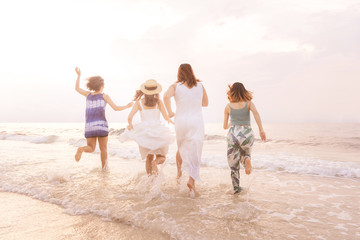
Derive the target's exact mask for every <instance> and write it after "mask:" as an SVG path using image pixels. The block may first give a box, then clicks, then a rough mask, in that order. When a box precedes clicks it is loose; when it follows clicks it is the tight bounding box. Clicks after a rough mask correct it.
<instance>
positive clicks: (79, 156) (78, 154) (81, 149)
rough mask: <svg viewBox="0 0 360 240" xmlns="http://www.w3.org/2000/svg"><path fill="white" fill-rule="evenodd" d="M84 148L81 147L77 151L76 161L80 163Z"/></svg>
mask: <svg viewBox="0 0 360 240" xmlns="http://www.w3.org/2000/svg"><path fill="white" fill-rule="evenodd" d="M83 151H84V150H83V148H82V147H79V148H78V149H77V151H76V154H75V160H76V161H77V162H78V161H80V158H81V154H82V153H83Z"/></svg>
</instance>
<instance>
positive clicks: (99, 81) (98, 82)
mask: <svg viewBox="0 0 360 240" xmlns="http://www.w3.org/2000/svg"><path fill="white" fill-rule="evenodd" d="M87 81H88V83H87V84H86V87H87V88H88V89H89V90H90V91H95V92H97V91H99V90H100V89H101V88H102V87H103V86H104V79H103V78H102V77H100V76H94V77H89V78H88V79H87Z"/></svg>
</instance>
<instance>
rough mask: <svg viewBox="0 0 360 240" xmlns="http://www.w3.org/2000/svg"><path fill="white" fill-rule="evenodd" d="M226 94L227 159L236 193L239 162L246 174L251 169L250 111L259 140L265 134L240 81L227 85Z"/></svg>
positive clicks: (247, 92) (264, 136)
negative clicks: (257, 128) (255, 124)
mask: <svg viewBox="0 0 360 240" xmlns="http://www.w3.org/2000/svg"><path fill="white" fill-rule="evenodd" d="M227 95H228V99H229V104H227V105H226V107H225V111H224V129H228V128H229V127H230V126H231V127H230V129H229V132H228V135H227V159H228V163H229V167H230V169H231V180H232V184H233V187H234V194H237V193H240V192H241V187H240V173H239V169H240V163H241V164H242V165H243V166H244V167H245V173H246V174H250V173H251V170H252V166H251V148H252V145H253V143H254V139H255V137H254V133H253V131H252V128H251V125H250V111H251V112H252V113H253V116H254V118H255V121H256V123H257V125H258V127H259V133H260V137H261V140H263V141H266V134H265V131H264V129H263V127H262V123H261V118H260V114H259V113H258V111H257V110H256V107H255V104H254V103H253V102H251V100H252V93H251V92H249V91H247V90H246V89H245V87H244V85H243V84H242V83H239V82H236V83H234V84H233V85H232V86H230V85H229V91H228V93H227ZM229 117H230V123H229Z"/></svg>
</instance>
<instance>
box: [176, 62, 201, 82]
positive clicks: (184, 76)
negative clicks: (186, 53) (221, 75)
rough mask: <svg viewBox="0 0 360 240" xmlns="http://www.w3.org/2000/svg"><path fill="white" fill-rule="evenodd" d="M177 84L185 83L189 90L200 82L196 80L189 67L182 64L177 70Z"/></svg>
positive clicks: (186, 64)
mask: <svg viewBox="0 0 360 240" xmlns="http://www.w3.org/2000/svg"><path fill="white" fill-rule="evenodd" d="M177 82H181V83H186V85H188V86H189V88H192V87H194V86H196V85H197V82H200V80H198V79H196V77H195V74H194V71H193V69H192V67H191V65H190V64H188V63H183V64H181V65H180V67H179V70H178V74H177Z"/></svg>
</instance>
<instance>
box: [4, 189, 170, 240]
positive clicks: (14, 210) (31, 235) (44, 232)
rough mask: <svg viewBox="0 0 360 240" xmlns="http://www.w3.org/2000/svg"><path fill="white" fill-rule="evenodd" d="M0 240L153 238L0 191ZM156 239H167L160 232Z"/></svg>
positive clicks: (120, 226)
mask: <svg viewBox="0 0 360 240" xmlns="http://www.w3.org/2000/svg"><path fill="white" fill-rule="evenodd" d="M0 213H1V214H0V239H38V240H51V239H54V240H55V239H56V240H61V239H64V240H65V239H72V240H78V239H79V240H80V239H82V240H84V239H119V240H122V239H124V240H125V239H140V240H141V239H142V240H147V239H153V237H154V233H151V234H149V232H147V231H146V230H144V229H139V228H134V227H132V226H130V225H126V224H123V223H120V222H111V221H105V220H103V219H101V218H99V217H97V216H91V215H76V216H72V215H69V214H66V213H65V209H63V208H62V207H60V206H58V205H55V204H52V203H48V202H43V201H41V200H38V199H34V198H32V197H29V196H26V195H22V194H18V193H10V192H0ZM156 239H168V237H167V238H166V236H164V235H162V234H157V235H156Z"/></svg>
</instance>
